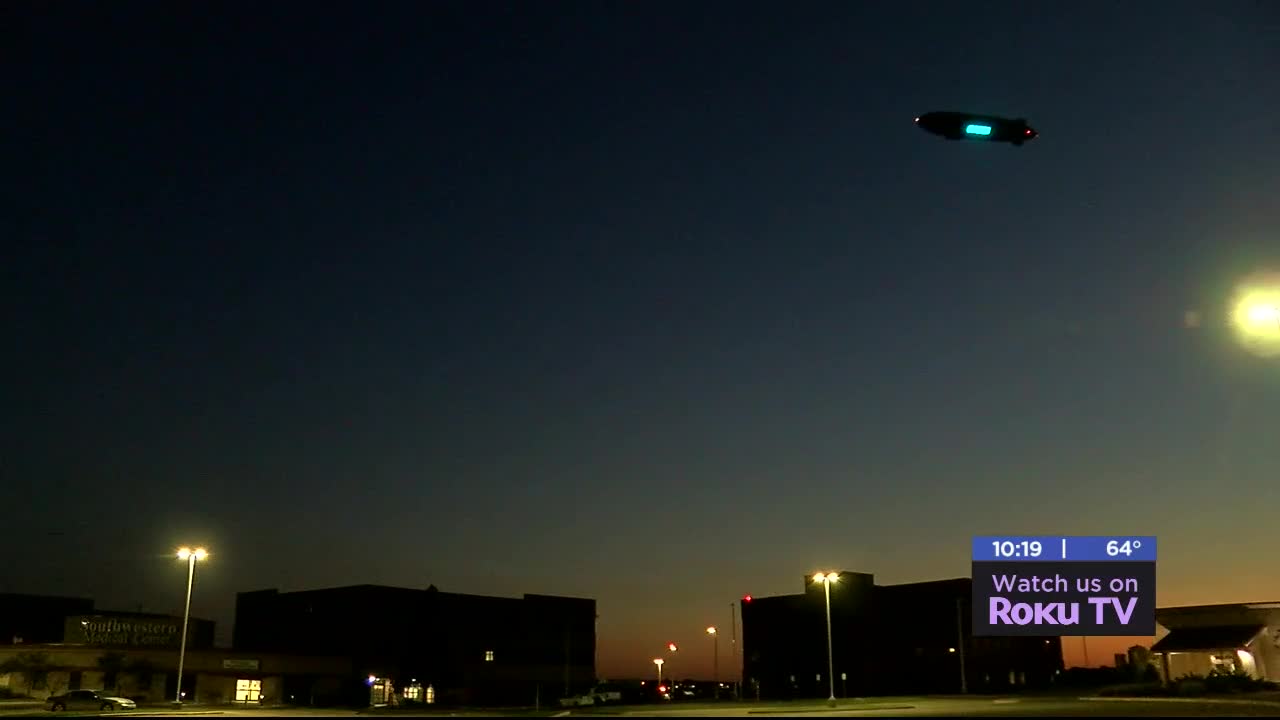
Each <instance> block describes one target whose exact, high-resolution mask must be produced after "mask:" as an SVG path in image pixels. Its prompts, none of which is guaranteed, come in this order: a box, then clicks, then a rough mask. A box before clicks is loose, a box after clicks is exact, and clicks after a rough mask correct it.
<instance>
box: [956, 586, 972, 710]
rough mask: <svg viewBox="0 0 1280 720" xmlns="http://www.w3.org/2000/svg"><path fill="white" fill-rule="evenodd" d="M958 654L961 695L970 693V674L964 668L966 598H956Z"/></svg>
mask: <svg viewBox="0 0 1280 720" xmlns="http://www.w3.org/2000/svg"><path fill="white" fill-rule="evenodd" d="M956 652H957V653H959V654H960V693H961V694H962V695H967V694H968V693H969V674H968V673H967V672H965V666H964V598H959V597H958V598H956Z"/></svg>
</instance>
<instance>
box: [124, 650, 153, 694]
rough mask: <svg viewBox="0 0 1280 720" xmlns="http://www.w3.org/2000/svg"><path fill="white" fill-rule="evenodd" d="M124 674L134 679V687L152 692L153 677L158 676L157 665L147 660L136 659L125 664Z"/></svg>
mask: <svg viewBox="0 0 1280 720" xmlns="http://www.w3.org/2000/svg"><path fill="white" fill-rule="evenodd" d="M124 672H125V674H127V675H128V676H129V677H131V678H133V680H134V686H135V687H136V688H137V689H138V690H140V691H147V692H149V691H150V690H151V677H152V676H153V675H155V674H156V666H155V663H153V662H151V661H150V660H148V659H146V658H136V659H134V660H130V661H129V662H127V663H125V666H124Z"/></svg>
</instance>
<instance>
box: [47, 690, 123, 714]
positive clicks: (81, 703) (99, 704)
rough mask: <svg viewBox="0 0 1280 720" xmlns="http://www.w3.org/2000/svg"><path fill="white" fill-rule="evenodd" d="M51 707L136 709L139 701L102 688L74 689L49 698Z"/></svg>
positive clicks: (69, 708)
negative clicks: (111, 693) (113, 693)
mask: <svg viewBox="0 0 1280 720" xmlns="http://www.w3.org/2000/svg"><path fill="white" fill-rule="evenodd" d="M48 702H49V709H50V710H53V711H54V712H57V711H59V710H91V711H101V710H136V709H137V708H138V703H136V702H134V701H132V700H130V699H129V698H127V697H117V696H115V695H108V694H107V693H106V692H105V691H102V690H72V691H71V692H69V693H65V694H62V695H54V696H52V697H50V698H49V700H48Z"/></svg>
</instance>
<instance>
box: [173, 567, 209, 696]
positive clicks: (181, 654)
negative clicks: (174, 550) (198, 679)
mask: <svg viewBox="0 0 1280 720" xmlns="http://www.w3.org/2000/svg"><path fill="white" fill-rule="evenodd" d="M207 557H209V552H208V551H207V550H205V549H204V548H196V549H195V550H192V549H191V548H185V547H184V548H179V549H178V559H179V560H186V561H187V608H186V610H184V611H183V613H182V644H181V645H179V646H178V694H177V696H176V697H174V699H173V701H174V702H175V703H181V702H182V669H183V664H184V663H185V662H186V659H187V623H188V622H189V621H190V620H191V585H192V584H193V583H194V582H195V579H196V561H197V560H204V559H205V558H207Z"/></svg>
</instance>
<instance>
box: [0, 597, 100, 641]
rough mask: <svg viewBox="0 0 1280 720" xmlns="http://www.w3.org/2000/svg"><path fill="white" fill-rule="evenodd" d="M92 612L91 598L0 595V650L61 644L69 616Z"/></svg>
mask: <svg viewBox="0 0 1280 720" xmlns="http://www.w3.org/2000/svg"><path fill="white" fill-rule="evenodd" d="M92 612H93V600H90V599H89V598H69V597H57V596H53V595H22V594H18V593H0V646H3V645H20V644H23V643H27V644H31V643H51V642H61V641H62V632H63V624H64V623H65V621H66V619H67V617H68V616H71V615H80V614H89V613H92Z"/></svg>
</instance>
